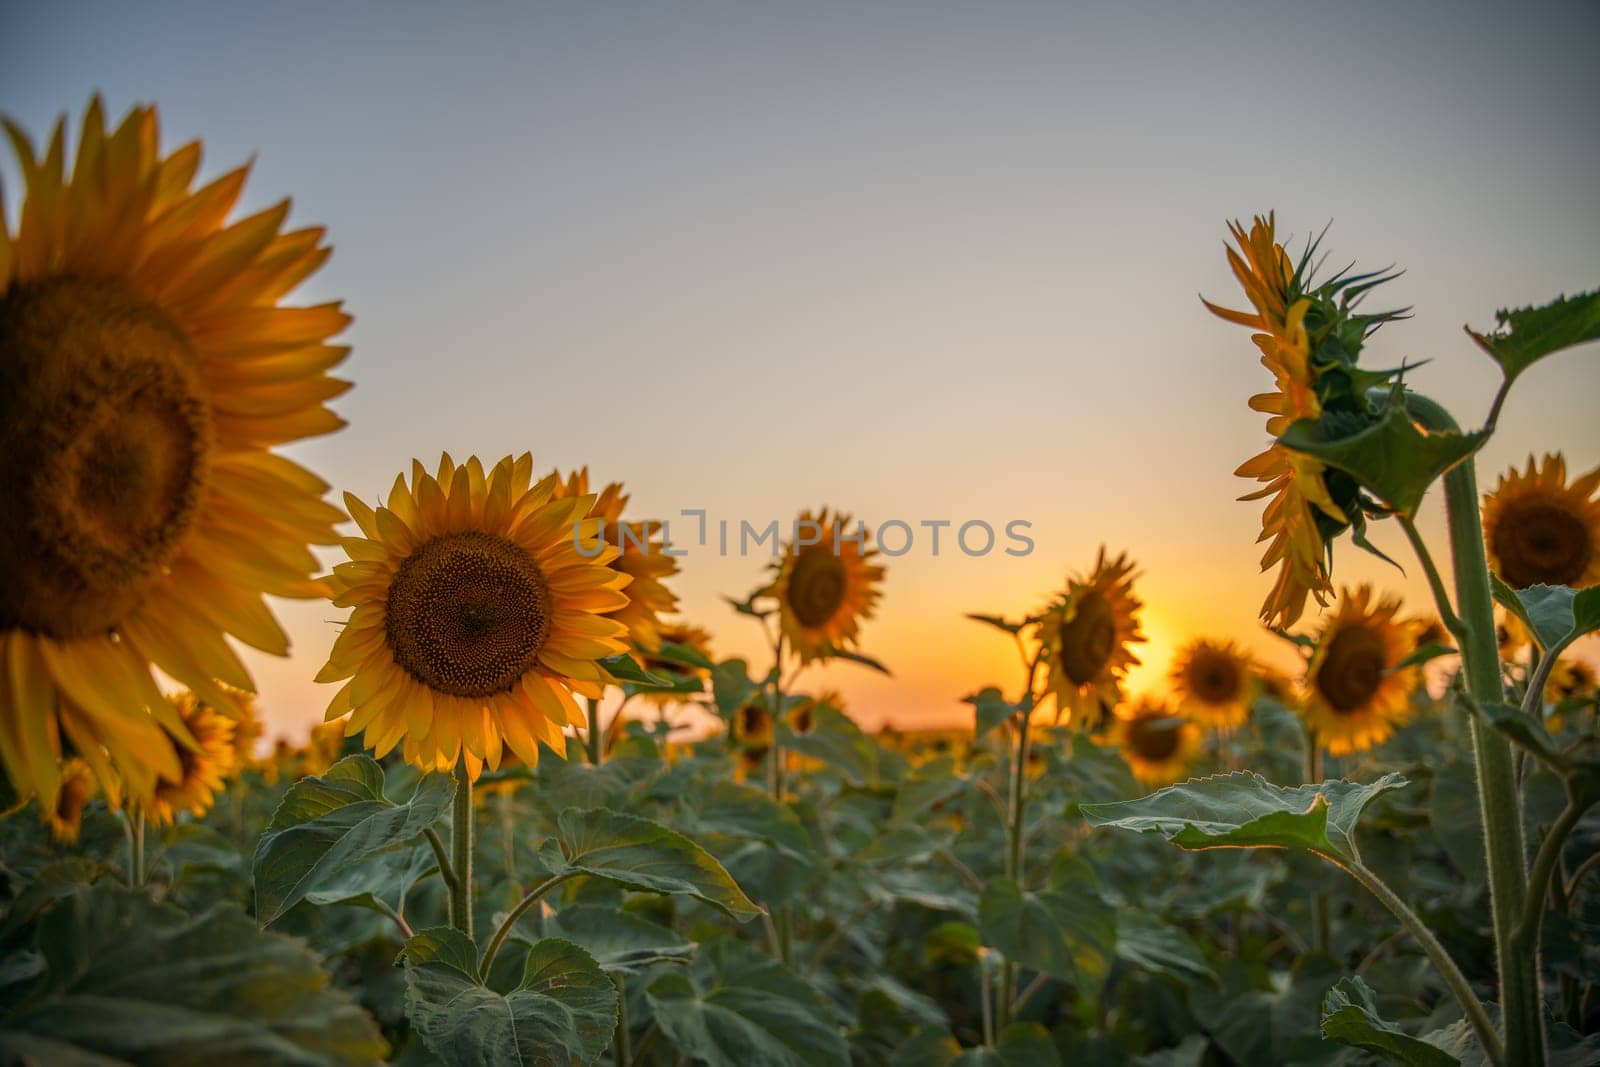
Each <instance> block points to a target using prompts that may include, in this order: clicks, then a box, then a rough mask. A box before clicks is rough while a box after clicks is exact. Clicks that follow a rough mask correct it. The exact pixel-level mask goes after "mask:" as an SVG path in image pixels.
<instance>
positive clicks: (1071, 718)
mask: <svg viewBox="0 0 1600 1067" xmlns="http://www.w3.org/2000/svg"><path fill="white" fill-rule="evenodd" d="M1134 578H1135V568H1134V564H1133V561H1132V560H1130V559H1128V556H1127V553H1122V554H1121V555H1118V556H1117V558H1116V559H1108V558H1107V557H1106V550H1105V548H1104V547H1102V548H1101V549H1100V554H1099V556H1098V557H1097V558H1096V560H1095V565H1094V569H1093V570H1092V571H1090V572H1089V574H1087V575H1080V576H1075V577H1070V578H1068V579H1067V590H1066V592H1065V593H1064V594H1062V596H1061V597H1060V599H1058V600H1057V601H1056V602H1055V603H1053V604H1051V605H1050V607H1049V608H1048V609H1047V610H1046V611H1045V613H1044V617H1043V619H1042V620H1041V621H1040V622H1039V625H1038V639H1039V642H1040V644H1041V646H1042V652H1043V654H1044V662H1045V668H1046V680H1045V686H1046V688H1047V690H1048V691H1049V692H1050V693H1052V694H1054V696H1055V698H1056V715H1057V720H1058V721H1060V722H1070V723H1072V724H1073V725H1074V726H1078V727H1081V728H1083V729H1087V730H1093V729H1096V728H1097V727H1098V726H1099V725H1100V724H1101V723H1102V722H1104V721H1105V717H1106V715H1107V714H1109V713H1110V712H1111V710H1112V709H1113V708H1115V707H1116V706H1117V704H1118V703H1120V702H1121V700H1122V677H1123V675H1125V674H1126V673H1127V670H1128V668H1129V667H1132V666H1134V665H1136V664H1137V663H1138V662H1139V659H1138V657H1137V656H1135V655H1134V654H1133V649H1132V647H1131V646H1132V645H1134V644H1137V643H1139V642H1142V641H1143V640H1144V639H1145V638H1144V635H1143V634H1142V633H1141V632H1140V630H1139V609H1140V608H1141V607H1142V606H1143V605H1142V604H1141V603H1140V601H1139V598H1138V597H1136V596H1134V595H1133V581H1134Z"/></svg>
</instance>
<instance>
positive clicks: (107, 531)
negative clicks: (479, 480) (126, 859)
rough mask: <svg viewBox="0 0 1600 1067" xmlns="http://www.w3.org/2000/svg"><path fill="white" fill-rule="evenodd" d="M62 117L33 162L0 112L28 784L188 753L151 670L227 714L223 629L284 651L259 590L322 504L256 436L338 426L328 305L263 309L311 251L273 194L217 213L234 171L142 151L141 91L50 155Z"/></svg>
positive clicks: (305, 591) (13, 540)
mask: <svg viewBox="0 0 1600 1067" xmlns="http://www.w3.org/2000/svg"><path fill="white" fill-rule="evenodd" d="M64 126H65V120H64V119H63V120H62V121H61V122H59V123H57V125H56V127H55V130H54V132H53V134H52V136H51V138H50V142H49V144H48V146H47V147H46V149H45V152H44V155H43V156H42V157H40V156H36V155H35V153H34V149H33V146H32V144H31V143H30V141H29V139H28V137H27V136H26V135H25V134H24V133H22V132H21V131H20V130H19V129H17V128H16V127H15V126H12V125H11V124H9V123H7V124H6V129H7V131H8V132H9V134H10V135H11V141H12V144H13V146H14V148H15V149H16V153H17V157H18V165H19V168H20V170H21V172H22V176H23V181H24V184H25V193H24V198H23V203H22V210H21V214H20V216H19V218H18V224H17V229H16V231H15V233H13V232H11V231H10V230H9V228H8V226H7V224H6V221H5V216H4V212H3V211H0V352H4V353H5V358H4V360H0V452H3V454H4V455H5V457H6V462H5V464H4V467H3V469H0V499H3V500H5V513H4V514H5V517H4V521H3V522H0V673H3V675H4V678H3V680H0V681H3V684H0V764H3V767H4V771H5V774H6V776H7V777H8V778H9V780H10V782H11V785H12V787H13V788H14V789H15V790H16V791H17V792H18V793H19V794H20V795H22V796H28V795H30V794H34V793H37V794H39V795H41V796H46V797H49V796H54V795H55V794H56V783H57V781H58V780H59V777H60V769H59V768H60V762H59V761H60V757H61V756H62V754H63V753H64V752H67V751H70V752H72V753H75V754H77V755H79V756H81V757H82V758H83V759H84V760H85V761H86V762H88V764H89V765H90V767H91V769H92V770H93V771H94V772H95V775H96V777H97V778H98V779H99V780H100V782H101V784H102V786H103V787H104V788H105V789H106V790H107V792H108V793H109V792H111V791H112V790H113V789H115V788H116V787H117V786H116V782H117V781H118V780H119V779H120V780H121V781H123V782H125V783H126V785H127V787H128V790H129V791H130V793H131V794H132V795H133V796H145V795H148V794H149V793H150V791H151V790H152V789H153V788H154V785H155V781H156V778H157V776H158V775H164V776H166V777H167V778H169V779H171V778H175V777H178V776H180V775H181V774H182V772H183V769H182V766H181V764H180V759H179V750H180V749H186V748H191V747H192V746H193V745H194V744H195V739H194V738H192V737H191V736H190V735H189V732H188V730H187V728H186V727H185V726H184V724H183V722H182V720H181V719H179V718H178V717H177V715H176V714H175V713H174V711H173V709H172V707H171V705H170V704H169V703H168V702H167V700H166V699H165V698H164V697H163V696H162V694H161V692H160V690H159V689H158V688H157V686H156V684H155V681H154V679H153V678H152V676H151V669H152V667H159V668H160V669H161V670H162V671H163V672H165V674H167V675H169V676H170V677H172V678H174V679H176V680H178V681H179V682H181V683H182V684H183V685H185V686H187V687H188V688H190V689H192V690H194V691H196V692H197V693H200V694H201V695H203V696H204V697H205V699H207V700H208V701H211V702H213V703H215V704H216V705H217V706H219V707H226V706H227V705H228V702H229V697H228V693H227V691H226V690H225V689H223V688H222V687H221V686H219V685H218V684H217V683H218V681H220V682H223V683H226V684H227V685H231V686H234V687H236V688H238V689H245V690H248V689H251V688H252V685H251V679H250V674H249V672H248V671H247V670H246V668H245V666H244V663H243V662H242V661H241V660H240V658H239V656H238V654H237V653H236V652H235V651H234V650H233V648H232V647H231V646H230V645H229V643H228V642H227V640H226V639H225V637H224V635H231V636H233V637H235V638H237V639H239V640H240V641H242V642H244V643H245V644H247V645H251V646H254V647H255V648H258V649H261V650H263V651H266V652H271V653H273V654H275V655H283V654H285V653H286V652H287V651H288V648H289V641H288V638H287V636H286V635H285V634H284V632H283V630H282V628H281V627H279V625H278V623H277V621H276V620H275V619H274V618H273V616H272V613H271V612H270V611H269V610H268V608H267V606H266V604H265V603H264V602H263V600H262V594H264V593H270V594H272V595H275V596H287V597H310V596H318V595H321V593H322V589H321V587H320V586H319V585H318V583H316V582H315V581H313V580H312V575H313V574H314V573H315V571H316V569H317V562H316V559H315V558H314V557H313V556H312V554H311V552H310V550H309V549H308V547H307V546H308V545H310V544H334V543H337V540H338V539H337V537H336V536H335V534H334V526H335V525H336V524H337V523H338V522H340V521H342V518H343V516H342V515H341V514H340V513H339V511H338V510H337V509H336V508H334V507H332V506H331V505H329V504H327V503H325V502H324V501H323V500H322V495H323V493H324V491H325V490H326V489H327V486H326V485H324V484H323V482H322V481H321V480H319V479H318V478H316V477H315V476H314V475H312V474H310V473H309V472H307V471H305V470H303V469H302V468H300V467H299V466H296V465H295V464H294V463H291V462H290V461H289V460H287V459H284V458H283V457H281V456H278V455H275V454H274V453H273V452H272V451H271V449H272V448H274V447H275V446H278V445H282V444H287V443H289V442H292V441H297V440H300V439H302V438H305V437H309V436H313V435H316V434H322V433H327V432H329V431H331V430H336V429H338V428H339V427H340V426H342V425H343V420H341V419H340V418H339V417H338V416H336V415H334V414H333V412H331V411H330V410H328V408H327V407H326V403H327V401H329V400H331V399H332V398H333V397H336V396H338V395H339V394H340V393H342V392H344V391H345V390H346V389H347V388H348V387H349V385H348V383H347V382H343V381H340V380H339V379H337V378H332V377H329V375H328V371H329V369H330V368H332V367H334V366H335V365H337V364H338V363H340V362H341V361H342V360H343V359H344V358H345V355H346V354H347V352H348V349H346V348H345V347H343V346H338V345H330V344H329V343H328V340H329V338H331V337H333V336H334V335H335V334H337V333H339V332H340V331H342V330H343V329H344V328H345V326H346V325H347V324H348V323H349V321H350V320H349V317H348V316H347V315H345V314H344V312H343V311H341V310H340V309H339V306H338V305H337V304H323V305H318V306H316V307H282V306H279V301H280V300H281V299H282V298H283V297H284V296H285V295H286V294H287V293H289V292H290V291H291V290H293V289H294V288H295V287H297V286H298V285H299V284H300V283H301V282H303V281H304V280H305V279H306V278H307V277H309V276H310V275H311V274H312V273H313V272H314V271H315V270H316V269H317V268H318V267H319V266H321V264H322V263H323V261H324V260H326V259H327V257H328V254H329V249H328V248H327V247H326V246H325V245H324V244H323V243H322V237H323V231H322V230H321V229H315V228H313V229H301V230H294V231H291V232H283V226H284V222H285V219H286V218H287V216H288V212H289V204H288V202H287V201H284V202H283V203H281V204H278V205H277V206H275V207H271V208H268V209H266V210H265V211H262V212H259V213H257V214H254V215H251V216H248V217H246V218H243V219H238V220H235V221H232V222H230V221H229V215H230V213H231V212H232V211H233V208H234V205H235V204H236V203H237V201H238V199H239V196H240V193H241V191H242V190H243V188H244V182H245V177H246V173H247V171H248V169H249V168H248V167H241V168H239V169H237V170H234V171H230V172H229V173H227V174H225V175H223V176H222V177H220V178H218V179H216V180H215V181H213V182H211V183H210V184H208V185H206V186H203V187H201V188H199V189H195V188H193V183H194V177H195V174H196V172H197V170H198V169H199V166H200V145H199V144H198V143H197V142H196V143H191V144H188V145H185V146H184V147H182V148H179V149H178V150H177V151H175V152H173V153H172V154H171V155H168V156H166V157H165V158H163V157H162V156H161V154H160V148H159V143H160V138H159V135H158V131H157V121H156V111H155V108H153V107H138V108H134V109H133V110H132V111H130V112H129V113H128V116H127V117H126V118H125V119H124V120H123V121H122V123H121V124H120V125H119V126H117V127H116V129H114V130H108V129H107V128H106V124H105V118H104V113H103V109H102V106H101V103H100V100H99V98H98V97H97V98H95V99H93V100H92V101H91V102H90V104H89V109H88V112H87V114H86V115H85V116H84V120H83V129H82V134H81V136H80V138H79V142H78V145H77V152H76V156H75V158H74V159H73V160H72V162H71V164H70V167H69V165H68V161H67V158H66V147H65V129H64ZM163 727H165V731H166V732H163ZM169 735H170V737H169ZM172 738H176V745H175V744H174V742H173V740H172Z"/></svg>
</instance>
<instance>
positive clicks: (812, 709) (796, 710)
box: [784, 689, 844, 734]
mask: <svg viewBox="0 0 1600 1067" xmlns="http://www.w3.org/2000/svg"><path fill="white" fill-rule="evenodd" d="M818 708H832V709H833V710H834V711H838V712H842V711H844V697H842V696H840V695H839V691H838V690H837V689H824V690H823V691H822V692H820V693H818V694H817V695H816V696H814V697H807V698H806V699H805V700H802V701H800V702H799V703H797V704H795V705H794V707H792V708H790V709H789V710H788V712H787V713H786V714H785V715H784V719H785V721H786V722H787V723H788V726H789V729H790V730H792V731H793V732H795V733H797V734H809V733H810V732H811V731H812V729H813V728H814V727H815V726H816V724H817V709H818Z"/></svg>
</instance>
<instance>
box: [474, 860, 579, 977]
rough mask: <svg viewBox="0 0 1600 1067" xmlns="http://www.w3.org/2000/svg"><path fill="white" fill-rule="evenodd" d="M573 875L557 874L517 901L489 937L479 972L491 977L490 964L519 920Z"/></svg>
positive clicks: (483, 975)
mask: <svg viewBox="0 0 1600 1067" xmlns="http://www.w3.org/2000/svg"><path fill="white" fill-rule="evenodd" d="M571 877H573V875H572V873H571V872H568V873H566V874H556V875H552V876H550V877H549V878H546V879H545V880H544V881H542V882H540V883H539V884H538V885H536V886H534V887H533V888H532V889H530V890H529V891H528V893H527V895H526V896H524V897H523V898H522V899H521V900H519V901H517V906H516V907H514V908H512V909H511V910H510V911H509V912H507V913H506V917H505V918H504V919H502V920H501V921H500V926H499V927H498V928H497V929H496V930H495V932H494V936H493V937H491V938H490V939H489V944H488V946H487V947H486V948H485V949H484V950H483V962H482V963H480V964H479V965H478V973H479V975H481V976H482V977H484V978H488V977H489V965H490V964H492V963H494V958H495V956H497V955H499V953H500V946H501V945H504V944H505V943H506V938H507V937H510V936H511V928H512V927H514V926H516V925H517V920H518V919H520V918H522V916H523V915H524V914H525V913H526V912H527V910H528V909H529V908H531V907H533V906H534V905H535V904H537V903H538V902H539V900H540V899H541V898H542V897H543V896H544V895H545V894H546V893H548V892H550V890H552V889H554V888H555V887H556V886H558V885H560V884H561V883H562V882H565V881H566V880H567V879H568V878H571Z"/></svg>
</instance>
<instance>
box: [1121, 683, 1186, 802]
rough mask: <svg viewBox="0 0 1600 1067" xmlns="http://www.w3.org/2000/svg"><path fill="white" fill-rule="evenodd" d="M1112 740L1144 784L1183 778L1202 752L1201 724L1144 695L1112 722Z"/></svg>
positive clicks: (1134, 774) (1166, 783) (1166, 782)
mask: <svg viewBox="0 0 1600 1067" xmlns="http://www.w3.org/2000/svg"><path fill="white" fill-rule="evenodd" d="M1110 733H1111V740H1112V742H1113V743H1114V744H1115V745H1116V746H1117V750H1118V751H1119V752H1121V753H1122V759H1123V761H1124V762H1126V763H1127V765H1128V769H1129V770H1131V771H1132V772H1133V776H1134V777H1135V778H1137V779H1138V780H1139V781H1140V782H1143V783H1144V784H1145V785H1152V786H1153V785H1168V784H1170V783H1172V782H1175V781H1177V780H1178V779H1179V778H1181V777H1183V775H1184V772H1186V771H1187V770H1188V769H1189V767H1190V766H1191V765H1192V764H1193V763H1194V761H1195V758H1196V757H1198V756H1199V754H1200V746H1201V743H1202V741H1203V734H1202V733H1201V730H1200V727H1198V726H1196V725H1195V724H1194V723H1193V722H1190V721H1189V720H1188V719H1187V718H1185V717H1184V716H1182V715H1175V714H1173V712H1172V710H1171V709H1170V708H1168V707H1167V706H1166V705H1165V704H1163V703H1161V702H1159V701H1155V700H1151V699H1149V698H1141V699H1140V700H1139V701H1138V702H1137V703H1136V704H1134V706H1133V707H1132V708H1130V709H1128V710H1127V711H1126V712H1124V713H1119V714H1118V715H1117V716H1115V717H1114V718H1113V719H1112V722H1111V731H1110Z"/></svg>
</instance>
